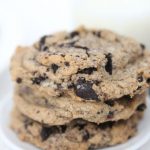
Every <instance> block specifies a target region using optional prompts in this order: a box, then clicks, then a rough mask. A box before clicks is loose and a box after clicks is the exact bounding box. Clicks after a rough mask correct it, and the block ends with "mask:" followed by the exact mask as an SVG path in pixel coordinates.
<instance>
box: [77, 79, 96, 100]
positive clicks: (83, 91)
mask: <svg viewBox="0 0 150 150" xmlns="http://www.w3.org/2000/svg"><path fill="white" fill-rule="evenodd" d="M92 85H93V83H91V82H90V81H86V80H85V79H83V78H80V79H78V81H77V83H76V85H75V87H74V90H75V93H76V95H77V96H79V97H81V98H83V99H86V100H98V95H97V94H96V93H95V91H94V90H93V89H92Z"/></svg>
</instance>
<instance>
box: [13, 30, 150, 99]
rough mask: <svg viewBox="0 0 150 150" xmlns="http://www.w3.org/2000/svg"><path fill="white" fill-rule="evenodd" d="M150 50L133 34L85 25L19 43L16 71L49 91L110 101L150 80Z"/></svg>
mask: <svg viewBox="0 0 150 150" xmlns="http://www.w3.org/2000/svg"><path fill="white" fill-rule="evenodd" d="M149 58H150V54H149V52H147V51H146V50H145V47H143V45H141V44H140V43H138V42H136V41H135V40H133V39H131V38H127V37H124V36H121V35H118V34H116V33H113V32H111V31H108V30H88V29H85V28H79V29H77V30H75V31H74V32H70V33H67V32H60V33H56V34H54V35H48V36H44V37H43V38H41V39H40V41H39V42H37V43H35V44H34V45H33V46H30V47H18V49H17V50H16V53H15V55H14V57H13V59H12V64H11V74H12V78H13V80H15V81H16V82H17V83H18V84H20V83H23V84H28V85H30V86H33V87H34V89H35V90H36V89H39V90H40V91H44V92H47V93H48V94H49V96H55V97H59V96H60V95H63V94H65V95H67V96H70V97H71V98H72V99H74V100H94V101H105V100H108V99H115V98H120V97H122V96H124V95H130V96H131V97H133V96H134V95H135V94H140V93H142V92H143V91H145V89H147V88H148V87H149V84H150V81H149V80H150V59H149Z"/></svg>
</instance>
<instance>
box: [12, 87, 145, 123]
mask: <svg viewBox="0 0 150 150" xmlns="http://www.w3.org/2000/svg"><path fill="white" fill-rule="evenodd" d="M145 99H146V94H145V93H143V94H142V95H136V96H135V97H133V98H130V97H128V96H124V97H122V98H120V99H117V100H115V101H106V102H90V101H89V102H83V101H76V100H74V101H73V100H72V99H70V97H60V98H54V97H47V96H46V95H44V94H41V93H39V92H37V91H32V90H31V88H29V87H22V88H21V87H19V88H18V89H16V94H15V95H14V100H15V104H16V106H17V108H18V109H19V110H20V111H21V112H22V113H23V114H25V115H26V116H29V117H31V118H32V119H33V120H36V121H38V122H43V123H46V124H49V125H62V124H65V123H69V122H70V121H71V120H74V119H76V118H82V119H84V120H87V121H90V122H95V123H97V124H100V123H103V122H107V121H117V120H120V119H124V120H126V119H128V118H129V117H130V116H132V115H133V114H134V112H135V111H136V109H137V108H138V106H140V105H145Z"/></svg>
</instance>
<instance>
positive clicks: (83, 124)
mask: <svg viewBox="0 0 150 150" xmlns="http://www.w3.org/2000/svg"><path fill="white" fill-rule="evenodd" d="M141 117H142V112H137V113H135V114H134V115H133V116H132V117H131V118H129V119H128V120H126V121H123V120H121V121H118V122H106V123H103V124H100V125H97V124H95V123H90V122H87V121H85V120H82V119H76V120H73V121H71V122H70V123H68V124H65V125H57V126H47V125H45V124H40V123H38V122H35V121H33V120H31V119H30V118H28V117H26V116H24V115H22V114H21V113H20V112H19V111H18V110H17V109H15V110H14V111H13V114H12V122H11V127H12V129H13V130H14V131H15V132H16V133H17V134H18V136H19V138H20V139H21V140H23V141H27V142H29V143H32V144H34V145H36V146H37V147H40V148H41V149H43V150H50V149H51V150H66V149H69V150H77V149H80V150H91V149H92V150H93V149H96V148H101V147H106V146H112V145H116V144H119V143H124V142H126V141H127V140H128V139H130V138H131V137H133V136H134V135H135V134H136V131H137V123H138V122H139V120H140V118H141Z"/></svg>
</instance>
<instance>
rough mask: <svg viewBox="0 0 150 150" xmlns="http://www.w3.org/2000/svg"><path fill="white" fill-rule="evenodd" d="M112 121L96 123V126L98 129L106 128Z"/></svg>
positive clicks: (110, 126)
mask: <svg viewBox="0 0 150 150" xmlns="http://www.w3.org/2000/svg"><path fill="white" fill-rule="evenodd" d="M113 124H114V122H113V121H108V122H104V123H101V124H99V125H98V127H99V128H100V129H106V128H112V126H113Z"/></svg>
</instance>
